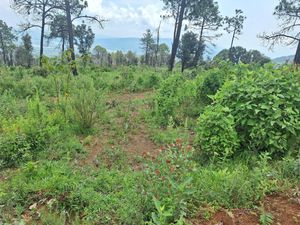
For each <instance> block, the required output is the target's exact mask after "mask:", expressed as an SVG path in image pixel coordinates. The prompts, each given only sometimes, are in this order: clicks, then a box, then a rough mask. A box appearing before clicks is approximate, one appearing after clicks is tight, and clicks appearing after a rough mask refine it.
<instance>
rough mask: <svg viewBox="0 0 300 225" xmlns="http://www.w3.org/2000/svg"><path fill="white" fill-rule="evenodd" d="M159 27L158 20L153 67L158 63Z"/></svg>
mask: <svg viewBox="0 0 300 225" xmlns="http://www.w3.org/2000/svg"><path fill="white" fill-rule="evenodd" d="M160 28H161V21H160V22H159V26H158V28H157V35H156V46H155V67H156V66H157V65H158V52H159V42H160Z"/></svg>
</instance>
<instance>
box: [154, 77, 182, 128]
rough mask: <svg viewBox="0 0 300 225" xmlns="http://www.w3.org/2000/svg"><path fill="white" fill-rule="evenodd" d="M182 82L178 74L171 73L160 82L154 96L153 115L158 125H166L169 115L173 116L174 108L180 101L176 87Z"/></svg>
mask: <svg viewBox="0 0 300 225" xmlns="http://www.w3.org/2000/svg"><path fill="white" fill-rule="evenodd" d="M183 83H184V80H183V79H182V77H181V76H180V75H173V76H171V77H169V78H168V79H166V80H165V81H164V82H163V83H162V84H161V87H160V88H159V90H158V92H157V94H156V96H155V116H156V119H157V122H158V123H159V124H160V125H163V126H166V125H167V124H168V120H169V118H170V117H173V118H175V109H176V108H177V107H178V106H179V105H180V103H181V99H180V96H179V95H178V89H179V88H180V87H181V85H182V84H183Z"/></svg>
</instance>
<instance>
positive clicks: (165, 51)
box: [158, 43, 170, 66]
mask: <svg viewBox="0 0 300 225" xmlns="http://www.w3.org/2000/svg"><path fill="white" fill-rule="evenodd" d="M169 58H170V48H169V47H168V45H166V44H165V43H163V44H160V45H159V49H158V64H159V66H162V65H167V63H168V61H169Z"/></svg>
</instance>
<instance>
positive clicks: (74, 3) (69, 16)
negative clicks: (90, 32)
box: [58, 0, 104, 76]
mask: <svg viewBox="0 0 300 225" xmlns="http://www.w3.org/2000/svg"><path fill="white" fill-rule="evenodd" d="M87 7H88V4H87V1H84V0H64V1H63V2H62V4H61V5H60V6H59V7H58V8H59V9H61V10H63V11H64V13H65V15H66V20H67V30H68V37H69V48H70V51H71V57H70V58H69V61H71V62H72V63H73V66H72V73H73V75H74V76H76V75H78V72H77V68H76V65H75V59H76V57H75V48H74V31H73V22H74V21H75V20H77V19H86V20H89V21H91V22H96V23H98V24H99V25H100V27H101V28H103V26H102V23H103V22H104V20H103V19H101V18H100V17H99V16H90V15H82V13H83V10H84V9H85V8H87Z"/></svg>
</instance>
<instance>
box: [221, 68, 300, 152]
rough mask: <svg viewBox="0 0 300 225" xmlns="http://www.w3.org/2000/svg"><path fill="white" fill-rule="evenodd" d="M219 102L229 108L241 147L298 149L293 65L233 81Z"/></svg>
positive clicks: (299, 87) (299, 104) (299, 96)
mask: <svg viewBox="0 0 300 225" xmlns="http://www.w3.org/2000/svg"><path fill="white" fill-rule="evenodd" d="M216 104H220V105H223V106H224V107H228V108H230V110H231V114H232V115H233V117H234V119H235V129H236V131H237V132H238V135H239V139H240V140H241V146H242V149H244V150H247V149H248V150H250V151H254V152H261V151H268V152H271V153H272V154H275V155H284V154H286V153H287V151H288V150H292V151H294V152H296V153H297V152H298V150H299V145H298V147H297V143H300V142H299V138H300V135H299V134H300V117H299V114H300V83H299V76H298V72H297V71H296V70H294V69H293V68H291V67H285V68H280V69H272V70H271V69H268V70H267V69H264V68H262V69H260V70H257V71H255V72H253V73H249V74H248V75H247V76H244V77H243V78H240V79H235V80H233V81H230V82H228V83H227V84H225V86H224V87H223V88H222V90H221V91H220V92H219V93H218V94H217V95H216Z"/></svg>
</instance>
